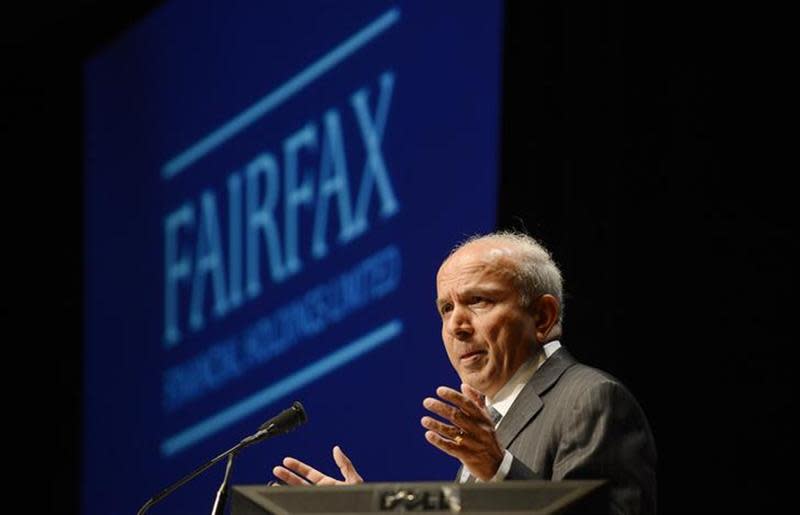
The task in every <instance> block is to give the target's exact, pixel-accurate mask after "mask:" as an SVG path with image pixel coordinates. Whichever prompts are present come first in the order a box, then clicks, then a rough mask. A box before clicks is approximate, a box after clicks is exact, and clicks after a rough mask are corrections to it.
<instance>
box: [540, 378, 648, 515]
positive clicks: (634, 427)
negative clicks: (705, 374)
mask: <svg viewBox="0 0 800 515" xmlns="http://www.w3.org/2000/svg"><path fill="white" fill-rule="evenodd" d="M564 409H571V411H570V412H569V413H568V414H567V416H566V417H565V419H564V421H565V424H564V427H563V433H562V435H561V438H560V440H559V446H558V450H557V451H556V456H555V460H554V464H553V479H556V480H558V479H598V478H603V479H608V480H609V481H610V490H609V493H610V501H611V510H610V511H611V513H614V514H650V513H655V509H656V508H655V506H656V502H655V495H656V492H655V466H656V451H655V444H654V442H653V437H652V434H651V433H650V428H649V426H648V423H647V420H646V418H645V416H644V413H643V412H642V410H641V408H640V407H639V405H638V404H637V402H636V400H635V399H634V398H633V396H631V394H630V393H629V392H628V391H627V390H626V389H625V388H624V387H623V386H622V385H621V384H619V383H616V382H613V381H607V382H601V383H598V384H595V385H592V386H591V387H588V388H586V389H585V390H583V391H581V393H580V394H579V395H577V397H576V399H575V402H574V405H573V406H572V408H569V407H568V406H564Z"/></svg>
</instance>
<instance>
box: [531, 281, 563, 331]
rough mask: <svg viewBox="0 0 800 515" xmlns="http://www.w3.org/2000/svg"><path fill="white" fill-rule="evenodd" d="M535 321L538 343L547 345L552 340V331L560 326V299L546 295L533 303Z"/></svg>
mask: <svg viewBox="0 0 800 515" xmlns="http://www.w3.org/2000/svg"><path fill="white" fill-rule="evenodd" d="M532 307H533V321H534V324H535V326H536V341H538V342H539V343H547V342H548V341H550V340H551V338H550V336H551V331H552V330H553V328H554V327H556V326H557V325H558V317H559V315H560V314H561V304H560V303H559V302H558V299H557V298H555V297H554V296H553V295H550V294H549V293H545V294H544V295H542V296H541V297H539V298H538V299H536V300H535V301H534V302H533V306H532Z"/></svg>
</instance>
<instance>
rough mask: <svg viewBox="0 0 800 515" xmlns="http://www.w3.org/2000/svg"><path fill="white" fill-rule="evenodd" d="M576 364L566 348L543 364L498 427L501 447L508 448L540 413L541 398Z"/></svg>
mask: <svg viewBox="0 0 800 515" xmlns="http://www.w3.org/2000/svg"><path fill="white" fill-rule="evenodd" d="M575 363H577V362H576V361H575V358H573V357H572V355H571V354H570V353H569V352H567V349H565V348H564V347H561V348H560V349H559V350H557V351H556V352H555V354H553V355H552V356H550V357H549V358H548V359H547V360H546V361H545V362H544V363H542V366H541V367H539V369H538V370H537V371H536V373H534V374H533V377H531V380H530V381H528V384H526V385H525V388H523V390H522V392H520V394H519V396H518V397H517V399H516V400H515V401H514V404H512V405H511V409H510V410H509V412H508V414H507V415H506V416H505V417H503V419H502V420H501V421H500V425H499V426H498V427H497V439H498V440H499V441H500V445H501V447H503V448H508V446H509V445H510V444H511V442H512V441H513V440H514V438H516V436H517V435H518V434H519V432H520V431H522V428H524V427H525V426H526V425H527V424H528V422H529V421H530V420H531V419H532V418H533V417H535V416H536V414H537V413H539V410H541V409H542V406H543V405H544V402H543V401H542V398H541V396H542V395H544V393H545V392H546V391H547V390H549V389H550V388H552V386H553V385H554V384H555V383H556V381H558V378H559V377H561V375H562V374H563V373H564V371H566V370H567V369H568V368H569V367H571V366H572V365H574V364H575Z"/></svg>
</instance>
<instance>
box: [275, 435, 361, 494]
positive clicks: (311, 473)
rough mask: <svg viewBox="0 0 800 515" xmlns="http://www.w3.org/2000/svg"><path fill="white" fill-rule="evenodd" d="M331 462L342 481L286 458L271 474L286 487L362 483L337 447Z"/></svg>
mask: <svg viewBox="0 0 800 515" xmlns="http://www.w3.org/2000/svg"><path fill="white" fill-rule="evenodd" d="M333 461H335V462H336V465H337V466H338V467H339V470H340V471H341V472H342V476H343V477H344V481H340V480H338V479H335V478H332V477H331V476H328V475H326V474H323V473H322V472H320V471H319V470H317V469H315V468H314V467H311V466H309V465H306V464H305V463H303V462H302V461H300V460H298V459H295V458H288V457H287V458H284V459H283V466H280V465H279V466H277V467H275V468H273V469H272V473H273V474H275V477H277V478H278V479H280V480H281V481H283V482H284V483H286V484H287V485H353V484H356V483H363V482H364V480H363V479H362V478H361V476H360V475H359V474H358V472H357V471H356V468H355V467H354V466H353V462H352V461H350V458H348V457H347V455H346V454H345V453H344V452H343V451H342V449H340V448H339V446H338V445H337V446H335V447H334V448H333Z"/></svg>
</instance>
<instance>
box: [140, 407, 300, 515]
mask: <svg viewBox="0 0 800 515" xmlns="http://www.w3.org/2000/svg"><path fill="white" fill-rule="evenodd" d="M307 421H308V416H307V415H306V410H305V409H304V408H303V405H302V404H300V402H299V401H294V403H293V404H292V406H291V407H290V408H287V409H285V410H283V411H281V412H280V413H278V414H277V415H275V416H274V417H272V418H271V419H269V420H267V421H266V422H264V423H263V424H261V425H260V426H259V427H258V431H256V432H255V433H254V434H252V435H250V436H248V437H246V438H243V439H242V441H240V442H239V443H237V444H236V445H234V446H233V447H231V448H230V449H228V450H227V451H225V452H223V453H222V454H220V455H218V456H216V457H215V458H213V459H212V460H211V461H209V462H207V463H204V464H203V465H201V466H199V467H197V468H196V469H194V470H193V471H191V472H190V473H189V474H187V475H186V476H184V477H183V478H181V479H179V480H178V481H176V482H174V483H173V484H171V485H169V486H168V487H166V488H165V489H163V490H162V491H160V492H159V493H157V494H156V495H154V496H153V497H151V498H150V499H148V500H147V502H146V503H144V505H142V507H141V508H139V511H138V512H136V514H137V515H144V513H146V512H147V510H149V509H150V507H151V506H153V505H154V504H156V503H157V502H159V501H161V500H162V499H163V498H165V497H166V496H168V495H169V494H171V493H172V492H174V491H175V490H177V489H178V488H180V487H182V486H183V485H185V484H186V483H188V482H189V481H191V480H192V479H194V478H195V477H197V476H199V475H200V474H201V473H202V472H203V471H205V470H206V469H208V468H209V467H211V466H212V465H214V464H215V463H217V462H219V461H221V460H222V459H224V458H225V457H228V466H227V467H226V470H225V480H224V481H223V487H227V479H228V476H229V474H230V469H231V464H232V461H233V455H235V454H236V453H238V452H239V451H241V450H242V449H244V448H245V447H247V446H249V445H252V444H254V443H256V442H260V441H262V440H266V439H267V438H271V437H273V436H277V435H282V434H285V433H288V432H289V431H291V430H293V429H295V428H297V427H298V426H301V425H302V424H305V423H306V422H307ZM223 489H224V488H221V489H220V493H218V494H217V500H216V502H215V506H214V511H215V512H216V510H217V508H218V506H219V505H220V498H221V497H222V498H223V499H224V495H223V492H222V491H223ZM222 504H224V501H223V502H222Z"/></svg>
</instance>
